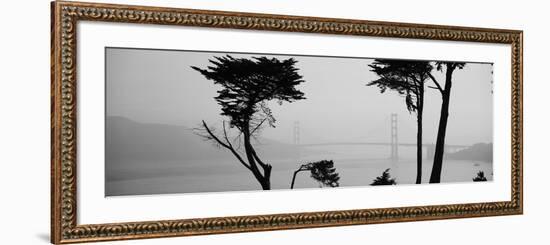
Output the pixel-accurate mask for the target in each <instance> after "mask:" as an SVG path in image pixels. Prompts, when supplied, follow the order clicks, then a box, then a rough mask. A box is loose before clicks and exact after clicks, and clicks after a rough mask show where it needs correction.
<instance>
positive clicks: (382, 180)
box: [370, 168, 397, 186]
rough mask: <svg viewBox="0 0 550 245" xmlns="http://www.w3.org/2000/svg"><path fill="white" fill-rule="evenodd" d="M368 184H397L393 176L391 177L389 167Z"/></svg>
mask: <svg viewBox="0 0 550 245" xmlns="http://www.w3.org/2000/svg"><path fill="white" fill-rule="evenodd" d="M370 185H373V186H374V185H397V182H395V178H393V179H392V178H391V175H390V169H389V168H388V169H386V170H385V171H384V172H383V173H382V175H381V176H378V177H376V179H374V181H373V182H372V184H370Z"/></svg>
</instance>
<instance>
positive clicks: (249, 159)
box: [192, 55, 305, 190]
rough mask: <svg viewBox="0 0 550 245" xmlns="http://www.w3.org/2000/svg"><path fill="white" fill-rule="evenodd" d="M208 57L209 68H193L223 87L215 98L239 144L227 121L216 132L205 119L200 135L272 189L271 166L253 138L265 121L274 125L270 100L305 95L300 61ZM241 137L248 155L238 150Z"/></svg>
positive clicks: (293, 98)
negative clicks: (301, 87) (230, 131)
mask: <svg viewBox="0 0 550 245" xmlns="http://www.w3.org/2000/svg"><path fill="white" fill-rule="evenodd" d="M209 61H210V63H211V66H208V67H207V68H206V69H201V68H198V67H194V66H192V68H193V69H194V70H196V71H198V72H200V73H201V74H202V75H203V76H204V77H205V78H206V79H208V80H213V81H214V84H218V85H221V86H222V87H223V88H222V89H221V90H219V91H218V96H216V97H214V99H215V100H216V101H217V102H218V104H219V105H221V107H222V108H221V110H222V112H221V115H222V116H227V117H228V118H229V128H236V129H237V130H238V131H239V136H237V137H238V138H239V141H238V142H239V143H238V144H239V145H238V146H237V145H234V144H236V143H235V141H234V140H230V139H229V136H228V132H227V131H228V129H227V128H226V125H225V124H226V123H225V121H224V122H223V134H222V135H217V134H216V133H215V132H214V129H212V128H210V127H209V126H208V124H207V123H206V122H205V121H204V120H203V121H202V126H201V129H202V130H203V132H204V133H203V134H202V135H201V136H203V137H205V138H206V139H207V140H212V141H213V142H215V143H216V144H217V145H218V146H220V147H223V148H226V149H227V150H229V151H230V152H231V153H232V154H233V155H234V156H235V157H236V158H237V160H238V161H239V163H241V164H242V165H243V166H244V167H245V168H246V169H248V170H249V171H250V172H252V174H253V175H254V177H255V178H256V180H257V181H258V182H259V183H260V185H261V186H262V189H264V190H269V189H271V182H270V178H271V168H272V167H271V165H270V164H268V163H266V162H264V161H263V160H262V159H261V158H260V157H259V156H258V154H257V152H256V150H255V149H254V147H253V146H252V143H251V138H253V137H254V136H255V135H256V134H257V133H258V132H259V129H260V128H261V127H262V125H263V124H264V123H265V122H267V124H269V126H271V127H275V118H274V117H273V114H272V113H271V110H270V109H269V107H268V103H267V102H269V101H271V100H276V101H277V102H278V103H279V104H282V103H283V102H285V101H286V102H293V101H297V100H302V99H305V97H304V93H302V92H301V91H299V90H297V89H296V86H297V85H299V84H300V83H302V82H304V80H302V76H301V75H300V74H298V68H296V67H295V65H296V63H297V61H296V60H294V59H292V58H290V59H286V60H279V59H276V58H267V57H252V58H251V59H246V58H234V57H232V56H229V55H227V56H223V57H214V59H213V60H209ZM241 137H242V143H243V144H244V154H245V156H246V157H242V156H241V153H240V152H239V147H240V142H241V141H240V139H241ZM232 142H233V143H232ZM260 168H261V169H260Z"/></svg>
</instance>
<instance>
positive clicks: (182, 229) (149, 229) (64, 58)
mask: <svg viewBox="0 0 550 245" xmlns="http://www.w3.org/2000/svg"><path fill="white" fill-rule="evenodd" d="M51 20H52V24H51V28H52V29H51V34H52V35H51V242H52V243H55V244H61V243H77V242H94V241H109V240H126V239H142V238H157V237H174V236H190V235H204V234H217V233H233V232H249V231H267V230H280V229H298V228H313V227H327V226H344V225H361V224H376V223H390V222H406V221H421V220H436V219H451V218H468V217H482V216H497V215H515V214H522V212H523V180H522V178H523V177H522V176H523V174H522V171H523V158H522V153H523V145H522V144H523V136H522V134H523V119H522V118H523V103H522V94H523V87H522V80H523V75H522V71H523V60H522V59H523V58H522V55H523V54H522V52H523V47H522V45H523V32H522V31H518V30H503V29H486V28H472V27H456V26H440V25H425V24H407V23H393V22H379V21H365V20H347V19H331V18H319V17H302V16H285V15H270V14H255V13H240V12H222V11H209V10H192V9H176V8H163V7H145V6H127V5H113V4H99V3H81V2H78V3H77V2H65V1H55V2H52V4H51ZM81 21H87V22H120V23H133V24H140V25H176V26H189V27H201V28H202V27H204V28H227V29H246V30H260V31H274V32H281V33H283V32H299V33H314V34H332V35H355V36H366V37H383V38H404V39H429V40H436V41H456V42H476V43H489V44H507V45H510V47H511V49H510V56H511V60H510V62H511V70H510V71H509V72H510V74H511V94H510V95H509V96H511V105H510V110H511V118H510V119H509V120H511V144H510V148H511V162H510V163H508V164H510V165H511V173H510V178H511V181H510V183H511V186H510V187H509V188H510V190H511V191H510V193H511V196H510V200H508V201H495V202H483V203H456V204H445V205H429V206H407V207H384V208H370V209H353V210H326V211H322V212H296V213H276V214H261V215H248V216H228V217H217V218H201V217H197V218H192V219H177V217H174V219H172V220H154V221H143V222H141V221H140V222H124V223H105V224H80V223H79V222H78V221H77V219H78V217H77V216H78V215H77V210H78V207H79V203H77V192H78V191H80V189H79V187H78V184H77V169H78V168H79V165H78V164H79V163H78V162H77V159H78V158H77V154H78V151H77V142H78V141H77V137H78V134H77V131H78V130H77V127H78V125H79V124H78V122H77V114H78V103H77V101H78V99H77V97H78V95H77V89H76V88H77V86H78V84H79V83H78V81H77V65H78V64H77V56H78V53H77V45H78V44H79V40H78V35H77V32H78V28H77V24H78V23H79V22H81Z"/></svg>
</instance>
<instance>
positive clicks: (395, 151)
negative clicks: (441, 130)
mask: <svg viewBox="0 0 550 245" xmlns="http://www.w3.org/2000/svg"><path fill="white" fill-rule="evenodd" d="M397 125H398V124H397V114H396V113H392V114H391V123H390V126H391V131H390V132H391V133H390V142H377V141H338V142H320V143H307V144H301V143H300V122H299V121H295V122H294V127H293V143H294V145H296V146H299V147H316V146H357V145H365V146H390V156H389V158H390V159H392V160H398V159H399V147H416V146H417V144H416V143H403V142H399V138H398V128H397ZM467 147H469V146H468V145H456V144H445V152H446V153H447V152H448V153H452V152H457V151H459V150H462V149H465V148H467ZM422 148H424V149H425V150H426V154H425V157H426V158H428V159H431V158H433V155H434V153H435V144H426V143H423V144H422Z"/></svg>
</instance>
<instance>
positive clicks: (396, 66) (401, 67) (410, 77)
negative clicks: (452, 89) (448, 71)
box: [367, 59, 433, 112]
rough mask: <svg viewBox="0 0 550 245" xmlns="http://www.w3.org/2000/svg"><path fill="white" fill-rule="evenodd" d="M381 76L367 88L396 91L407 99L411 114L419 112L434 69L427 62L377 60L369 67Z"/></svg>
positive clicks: (406, 102)
mask: <svg viewBox="0 0 550 245" xmlns="http://www.w3.org/2000/svg"><path fill="white" fill-rule="evenodd" d="M369 67H370V68H371V71H372V72H374V73H376V75H378V76H379V79H376V80H374V81H372V82H369V83H368V84H367V86H373V85H375V86H377V87H378V88H380V92H381V93H384V92H386V90H388V89H390V90H394V91H396V92H397V93H399V95H402V96H403V97H404V98H405V104H406V106H407V110H409V112H417V110H418V109H419V105H420V104H421V100H423V96H424V82H425V81H426V80H427V79H428V74H429V73H430V72H431V70H432V69H433V67H432V65H431V64H430V62H427V61H409V60H390V59H376V60H374V62H373V63H372V64H371V65H369Z"/></svg>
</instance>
